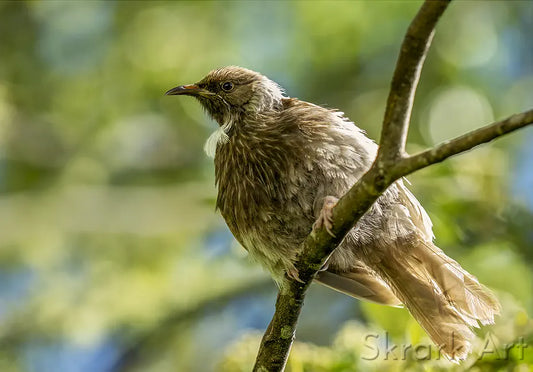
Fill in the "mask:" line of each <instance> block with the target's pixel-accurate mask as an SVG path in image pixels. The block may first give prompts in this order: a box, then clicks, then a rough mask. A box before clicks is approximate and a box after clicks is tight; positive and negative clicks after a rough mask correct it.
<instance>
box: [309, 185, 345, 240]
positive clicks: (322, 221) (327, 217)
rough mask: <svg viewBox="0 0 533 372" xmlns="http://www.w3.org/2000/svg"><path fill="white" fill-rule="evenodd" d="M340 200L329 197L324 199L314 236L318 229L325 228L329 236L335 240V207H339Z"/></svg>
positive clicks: (314, 226)
mask: <svg viewBox="0 0 533 372" xmlns="http://www.w3.org/2000/svg"><path fill="white" fill-rule="evenodd" d="M338 200H339V199H337V198H336V197H334V196H329V195H328V196H326V197H325V198H324V204H323V205H322V209H321V210H320V214H319V216H318V218H317V219H316V221H315V223H314V224H313V230H312V234H313V235H314V234H315V232H316V231H317V230H318V229H320V228H321V227H324V228H325V229H326V231H327V232H328V234H329V235H331V236H332V237H334V238H335V234H333V207H335V205H337V201H338Z"/></svg>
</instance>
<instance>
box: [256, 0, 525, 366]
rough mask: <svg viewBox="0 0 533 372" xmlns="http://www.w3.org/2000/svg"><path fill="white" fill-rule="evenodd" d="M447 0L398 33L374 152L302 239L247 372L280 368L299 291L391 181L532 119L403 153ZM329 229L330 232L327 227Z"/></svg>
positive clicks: (430, 0)
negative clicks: (327, 218) (324, 218)
mask: <svg viewBox="0 0 533 372" xmlns="http://www.w3.org/2000/svg"><path fill="white" fill-rule="evenodd" d="M450 1H451V0H426V1H425V2H424V3H423V5H422V7H421V8H420V10H419V11H418V13H417V15H416V16H415V18H414V19H413V21H412V22H411V25H410V26H409V28H408V30H407V34H406V36H405V37H404V40H403V43H402V47H401V51H400V55H399V57H398V62H397V65H396V69H395V72H394V76H393V78H392V83H391V88H390V93H389V97H388V100H387V105H386V111H385V117H384V120H383V129H382V133H381V139H380V143H379V150H378V154H377V157H376V160H375V161H374V164H373V165H372V167H371V168H370V169H369V170H368V172H367V173H365V174H364V175H363V176H362V177H361V179H359V181H358V182H357V183H356V184H355V185H354V186H353V187H352V188H351V189H350V190H349V191H348V192H347V193H346V194H345V195H344V196H343V197H342V198H341V199H339V201H338V202H337V204H336V206H335V207H334V208H333V210H332V226H328V228H327V229H326V227H325V226H322V227H321V228H319V229H317V230H314V231H313V234H312V235H310V236H308V237H307V238H306V239H305V241H304V242H303V246H302V253H301V254H300V255H299V257H298V260H297V262H296V263H295V267H296V269H297V270H298V273H299V279H300V281H296V280H291V279H288V278H286V279H285V282H284V283H283V285H282V290H281V291H280V293H279V294H278V298H277V301H276V311H275V313H274V317H273V318H272V321H271V322H270V324H269V326H268V329H267V330H266V332H265V334H264V336H263V339H262V341H261V346H260V348H259V352H258V355H257V358H256V362H255V366H254V369H253V371H256V372H259V371H260V372H267V371H268V372H278V371H279V372H281V371H283V370H284V369H285V364H286V362H287V359H288V356H289V352H290V349H291V346H292V343H293V340H294V335H295V332H296V323H297V321H298V317H299V314H300V311H301V308H302V306H303V300H304V298H305V293H306V291H307V289H308V288H309V285H310V284H311V282H312V280H313V278H314V277H315V275H316V273H317V272H318V270H319V269H320V268H321V267H322V265H323V264H324V262H325V261H326V259H327V258H328V257H329V255H330V254H331V253H332V252H333V250H334V249H335V248H336V247H337V245H339V244H340V242H341V241H342V240H343V238H344V236H345V235H346V234H347V233H348V232H349V231H350V230H351V229H352V227H353V226H354V225H355V224H356V223H357V221H358V220H359V219H360V218H361V217H362V216H363V215H364V214H365V213H366V211H367V210H368V209H369V208H370V207H371V206H372V204H373V203H374V202H375V201H376V199H377V198H378V197H379V196H380V195H381V194H382V193H383V192H384V191H385V190H386V189H387V187H389V186H390V185H391V184H392V183H394V181H396V180H398V179H400V178H401V177H404V176H407V175H408V174H410V173H413V172H414V171H416V170H419V169H422V168H425V167H427V166H429V165H431V164H435V163H439V162H442V161H443V160H445V159H447V158H449V157H450V156H453V155H456V154H459V153H462V152H464V151H467V150H469V149H471V148H473V147H475V146H478V145H480V144H483V143H486V142H489V141H492V140H493V139H495V138H498V137H500V136H503V135H505V134H507V133H510V132H512V131H514V130H517V129H519V128H522V127H525V126H527V125H530V124H532V123H533V109H532V110H528V111H525V112H523V113H520V114H516V115H512V116H510V117H508V118H506V119H504V120H501V121H498V122H495V123H492V124H489V125H487V126H485V127H482V128H479V129H477V130H474V131H472V132H469V133H466V134H464V135H462V136H459V137H457V138H454V139H452V140H449V141H446V142H443V143H442V144H440V145H437V146H435V147H433V148H430V149H428V150H425V151H422V152H420V153H417V154H414V155H408V154H407V153H406V152H405V143H406V139H407V132H408V129H409V121H410V116H411V109H412V106H413V101H414V96H415V92H416V87H417V84H418V80H419V78H420V72H421V70H422V66H423V63H424V60H425V57H426V54H427V51H428V49H429V46H430V44H431V41H432V39H433V34H434V30H435V26H436V24H437V22H438V20H439V18H440V16H441V15H442V14H443V13H444V11H445V10H446V8H447V6H448V4H449V3H450ZM327 230H331V231H327Z"/></svg>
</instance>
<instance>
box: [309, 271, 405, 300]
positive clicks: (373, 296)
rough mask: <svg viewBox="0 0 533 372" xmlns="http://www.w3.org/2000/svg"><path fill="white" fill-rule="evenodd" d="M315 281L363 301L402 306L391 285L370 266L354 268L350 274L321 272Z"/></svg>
mask: <svg viewBox="0 0 533 372" xmlns="http://www.w3.org/2000/svg"><path fill="white" fill-rule="evenodd" d="M315 280H316V281H317V282H319V283H320V284H323V285H325V286H327V287H329V288H332V289H334V290H336V291H339V292H341V293H344V294H347V295H348V296H352V297H355V298H358V299H361V300H366V301H371V302H375V303H378V304H383V305H390V306H400V305H401V304H402V303H401V301H400V300H398V298H397V297H396V296H395V295H394V293H393V292H392V290H391V288H390V287H389V285H388V284H387V283H386V282H385V281H383V280H382V279H381V278H379V277H378V276H377V275H376V273H375V272H374V271H373V270H371V269H370V268H369V267H368V266H365V265H363V264H361V265H357V266H354V267H353V268H352V270H351V271H350V272H343V273H335V272H333V271H321V272H319V273H318V274H317V276H316V277H315Z"/></svg>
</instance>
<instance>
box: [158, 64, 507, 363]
mask: <svg viewBox="0 0 533 372" xmlns="http://www.w3.org/2000/svg"><path fill="white" fill-rule="evenodd" d="M166 94H167V95H190V96H193V97H195V98H196V99H198V101H200V103H201V104H202V106H203V107H204V108H205V109H206V111H207V112H208V114H209V115H210V116H211V117H212V118H213V119H214V120H216V122H217V123H218V124H219V125H220V127H219V129H218V130H217V131H215V132H214V133H213V134H212V135H211V136H210V137H209V139H208V140H207V142H206V145H205V150H206V152H207V154H208V155H211V156H214V161H215V177H216V178H215V179H216V184H217V188H218V197H217V202H216V206H217V208H218V209H219V210H220V212H221V214H222V216H223V217H224V219H225V221H226V223H227V225H228V227H229V229H230V230H231V232H232V233H233V235H234V236H235V238H236V239H237V240H238V241H239V243H240V244H241V245H242V246H243V247H244V248H245V249H246V250H248V252H249V254H250V256H251V257H252V258H253V259H255V260H257V261H259V262H260V263H261V264H262V265H263V266H264V267H266V268H267V269H268V270H269V271H270V272H271V273H272V276H273V278H274V279H275V280H276V281H277V282H278V283H279V284H281V282H282V278H283V275H284V274H287V275H288V276H289V277H291V278H293V279H295V280H299V278H298V273H297V271H296V269H295V267H294V261H295V257H296V256H297V254H298V252H299V249H300V247H301V243H302V242H303V240H304V239H305V237H306V236H307V235H308V234H309V233H310V232H311V231H312V230H313V229H314V228H317V227H318V226H324V227H325V228H326V229H328V230H329V228H330V227H331V210H332V208H333V206H334V205H335V203H336V201H337V198H339V197H341V196H342V195H343V194H344V193H346V191H348V189H349V188H350V187H351V186H352V185H354V184H355V182H356V181H357V180H358V178H360V177H361V176H362V175H363V174H364V173H365V172H366V171H367V170H368V169H369V168H370V165H371V164H372V162H373V160H374V158H375V156H376V152H377V145H376V144H375V143H374V142H373V141H372V140H370V139H369V138H368V137H366V135H365V134H364V132H363V131H362V130H361V129H359V128H358V127H357V126H356V125H355V124H354V123H353V122H351V121H350V120H349V119H347V118H346V117H344V116H343V113H342V112H339V111H335V110H330V109H326V108H323V107H320V106H317V105H314V104H311V103H307V102H304V101H300V100H298V99H296V98H288V97H286V96H284V92H283V90H282V89H281V88H280V87H279V86H278V85H277V84H276V83H274V82H273V81H271V80H269V79H268V78H266V77H265V76H263V75H261V74H259V73H257V72H254V71H251V70H248V69H245V68H241V67H235V66H229V67H224V68H220V69H218V70H214V71H211V72H210V73H209V74H208V75H207V76H206V77H205V78H203V79H202V80H200V81H199V82H198V83H196V84H191V85H181V86H178V87H176V88H173V89H170V90H169V91H168V92H166ZM315 280H316V281H317V282H319V283H321V284H324V285H326V286H328V287H331V288H333V289H335V290H338V291H340V292H343V293H345V294H348V295H350V296H353V297H355V298H359V299H363V300H368V301H373V302H377V303H380V304H385V305H392V306H401V305H404V306H405V307H407V309H408V310H409V311H410V312H411V314H412V315H413V316H414V318H415V319H416V320H417V321H418V322H419V323H420V325H421V326H422V327H423V328H424V329H425V330H426V332H427V333H428V334H429V336H430V337H431V339H432V340H433V341H434V342H435V343H436V344H437V345H439V347H440V349H441V351H442V352H443V354H444V355H446V356H447V357H448V358H450V359H452V360H458V359H464V358H465V357H466V356H467V354H468V353H469V352H470V351H471V341H472V339H473V338H474V333H473V332H472V327H477V326H478V325H479V323H481V324H490V323H494V316H495V315H496V314H498V313H499V309H500V306H499V303H498V301H497V299H496V298H495V297H494V296H493V295H492V294H491V292H490V291H489V290H487V289H486V288H485V287H484V286H483V285H481V284H480V283H479V282H478V280H477V279H476V278H475V277H474V276H473V275H471V274H469V273H468V272H467V271H466V270H464V269H463V268H462V267H461V266H460V265H459V264H458V263H457V262H456V261H454V260H453V259H451V258H449V257H448V256H446V254H444V252H443V251H442V250H441V249H440V248H438V247H437V246H435V245H434V244H433V232H432V224H431V220H430V219H429V216H428V215H427V213H426V212H425V210H424V209H423V208H422V206H421V205H420V203H419V202H418V201H417V200H416V198H415V197H414V196H413V194H411V192H409V190H408V189H407V188H406V187H405V185H404V183H403V182H402V180H399V181H397V182H396V183H394V184H393V185H392V186H391V187H389V189H388V190H387V191H386V192H385V193H384V194H383V195H382V196H381V197H380V198H378V200H377V201H376V202H375V203H374V205H373V206H372V207H371V208H370V210H369V211H368V212H367V213H366V214H365V215H364V216H363V217H362V218H361V219H360V221H359V222H358V223H357V224H356V226H354V228H353V229H352V230H351V231H350V232H349V233H348V235H346V237H345V238H344V240H343V241H342V243H341V244H340V245H339V246H338V247H337V249H336V250H335V251H334V252H333V254H332V255H331V257H330V258H329V259H328V261H327V263H326V265H325V266H324V268H323V270H321V271H320V272H319V274H318V275H317V277H316V278H315Z"/></svg>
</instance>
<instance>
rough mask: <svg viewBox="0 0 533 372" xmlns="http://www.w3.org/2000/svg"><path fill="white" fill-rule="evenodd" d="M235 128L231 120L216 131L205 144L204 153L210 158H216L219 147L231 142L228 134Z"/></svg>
mask: <svg viewBox="0 0 533 372" xmlns="http://www.w3.org/2000/svg"><path fill="white" fill-rule="evenodd" d="M232 126H233V120H230V121H228V122H226V123H224V125H222V126H220V128H218V129H217V130H215V131H214V132H213V133H211V135H210V136H209V138H208V139H207V141H205V144H204V151H205V153H206V154H207V156H209V157H210V158H214V157H215V153H216V152H217V146H218V145H219V144H221V145H223V144H225V143H227V142H228V141H229V136H228V132H229V130H230V129H231V127H232Z"/></svg>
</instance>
